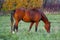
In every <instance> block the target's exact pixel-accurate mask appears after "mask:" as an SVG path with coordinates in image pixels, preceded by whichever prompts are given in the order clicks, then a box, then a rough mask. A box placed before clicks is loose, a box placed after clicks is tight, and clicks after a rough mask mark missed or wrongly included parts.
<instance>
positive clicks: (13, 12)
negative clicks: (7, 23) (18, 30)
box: [11, 10, 15, 30]
mask: <svg viewBox="0 0 60 40" xmlns="http://www.w3.org/2000/svg"><path fill="white" fill-rule="evenodd" d="M14 14H15V10H13V11H11V30H12V27H13V22H14V19H13V16H14Z"/></svg>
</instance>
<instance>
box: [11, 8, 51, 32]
mask: <svg viewBox="0 0 60 40" xmlns="http://www.w3.org/2000/svg"><path fill="white" fill-rule="evenodd" d="M14 20H15V23H14V27H13V22H14ZM20 20H23V21H25V22H31V25H30V27H29V31H30V30H31V28H32V25H33V24H34V23H36V25H35V31H37V27H38V24H39V21H40V20H42V21H43V22H44V23H45V29H46V31H47V32H48V33H49V32H50V22H49V21H48V19H47V17H46V16H45V14H44V13H43V11H42V10H40V9H37V8H33V9H24V8H20V9H16V10H14V12H12V13H11V31H12V32H13V33H14V31H18V23H19V21H20Z"/></svg>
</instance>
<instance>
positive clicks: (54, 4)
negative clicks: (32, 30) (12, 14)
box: [0, 0, 60, 15]
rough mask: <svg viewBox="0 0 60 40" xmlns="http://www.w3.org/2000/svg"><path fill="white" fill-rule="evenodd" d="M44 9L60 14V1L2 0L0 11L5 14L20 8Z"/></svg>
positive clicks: (0, 0) (0, 1)
mask: <svg viewBox="0 0 60 40" xmlns="http://www.w3.org/2000/svg"><path fill="white" fill-rule="evenodd" d="M21 7H24V8H34V7H35V8H42V9H44V10H45V12H53V13H54V12H59V11H60V0H0V10H1V12H3V13H0V15H2V14H6V13H5V12H6V11H7V12H8V11H11V10H15V9H18V8H21Z"/></svg>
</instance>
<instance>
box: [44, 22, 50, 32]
mask: <svg viewBox="0 0 60 40" xmlns="http://www.w3.org/2000/svg"><path fill="white" fill-rule="evenodd" d="M45 29H46V31H47V32H48V33H50V22H48V23H47V24H46V25H45Z"/></svg>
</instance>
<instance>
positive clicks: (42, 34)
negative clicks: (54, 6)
mask: <svg viewBox="0 0 60 40" xmlns="http://www.w3.org/2000/svg"><path fill="white" fill-rule="evenodd" d="M46 16H47V17H48V19H49V21H50V22H51V32H50V33H47V32H46V30H45V28H44V23H43V22H42V21H40V22H39V25H38V31H37V32H35V24H34V25H33V27H32V29H31V31H30V32H28V29H29V26H30V23H26V22H23V21H21V22H20V23H19V30H18V33H15V34H11V32H10V26H11V24H10V16H0V40H60V14H57V15H53V14H46Z"/></svg>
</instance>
